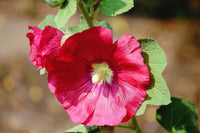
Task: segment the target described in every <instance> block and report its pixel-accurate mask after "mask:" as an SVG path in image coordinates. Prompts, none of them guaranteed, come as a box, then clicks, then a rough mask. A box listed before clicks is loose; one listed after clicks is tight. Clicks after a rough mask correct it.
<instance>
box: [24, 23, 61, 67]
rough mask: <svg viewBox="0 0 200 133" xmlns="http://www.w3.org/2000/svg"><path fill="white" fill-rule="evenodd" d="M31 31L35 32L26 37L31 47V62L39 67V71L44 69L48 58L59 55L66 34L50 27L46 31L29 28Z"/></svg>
mask: <svg viewBox="0 0 200 133" xmlns="http://www.w3.org/2000/svg"><path fill="white" fill-rule="evenodd" d="M29 29H32V30H33V33H31V32H30V33H28V34H27V35H26V36H27V37H28V38H29V40H30V46H31V51H30V61H31V62H32V64H33V65H36V66H39V67H38V69H37V70H40V69H42V68H44V64H45V62H46V60H47V58H48V60H49V59H51V58H53V57H55V56H57V55H58V52H59V49H60V48H61V39H62V37H63V35H64V34H63V33H62V32H61V31H59V30H57V29H56V28H53V27H50V26H46V27H45V29H44V30H41V29H39V28H38V27H32V26H29Z"/></svg>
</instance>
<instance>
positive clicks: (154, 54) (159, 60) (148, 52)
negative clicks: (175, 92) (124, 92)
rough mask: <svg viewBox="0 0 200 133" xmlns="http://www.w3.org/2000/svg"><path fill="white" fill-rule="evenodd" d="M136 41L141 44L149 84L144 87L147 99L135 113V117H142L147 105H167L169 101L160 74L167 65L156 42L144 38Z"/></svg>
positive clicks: (167, 91) (166, 88)
mask: <svg viewBox="0 0 200 133" xmlns="http://www.w3.org/2000/svg"><path fill="white" fill-rule="evenodd" d="M138 41H139V42H140V44H141V48H142V56H143V58H144V63H145V64H146V65H147V67H148V70H149V72H150V84H149V86H147V87H146V90H147V97H146V99H145V101H143V103H142V105H141V107H140V108H139V109H138V111H137V113H136V115H142V114H144V112H145V109H146V106H147V104H150V105H167V104H169V103H170V102H171V100H170V93H169V89H168V87H167V85H166V82H165V80H164V78H163V77H162V72H163V70H164V69H165V67H166V65H167V61H166V57H165V53H164V51H163V50H162V48H161V47H160V46H159V44H158V43H157V41H155V40H153V39H148V38H146V39H140V40H138Z"/></svg>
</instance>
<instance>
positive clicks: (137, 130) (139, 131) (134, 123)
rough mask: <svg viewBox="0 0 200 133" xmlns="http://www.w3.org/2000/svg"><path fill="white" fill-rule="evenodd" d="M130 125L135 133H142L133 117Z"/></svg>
mask: <svg viewBox="0 0 200 133" xmlns="http://www.w3.org/2000/svg"><path fill="white" fill-rule="evenodd" d="M131 124H132V128H133V129H134V131H135V132H136V133H142V131H141V129H140V127H139V125H138V122H137V119H136V117H135V116H134V117H133V118H131Z"/></svg>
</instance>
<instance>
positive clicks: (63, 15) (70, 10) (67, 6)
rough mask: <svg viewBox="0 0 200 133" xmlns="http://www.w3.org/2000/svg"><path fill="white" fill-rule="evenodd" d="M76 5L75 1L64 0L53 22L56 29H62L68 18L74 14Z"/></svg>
mask: <svg viewBox="0 0 200 133" xmlns="http://www.w3.org/2000/svg"><path fill="white" fill-rule="evenodd" d="M76 9H77V5H76V0H66V1H65V2H64V3H63V5H62V6H61V8H60V9H59V10H58V13H57V15H56V18H55V22H56V24H57V27H58V28H61V27H63V26H64V25H65V24H66V23H67V21H68V20H69V18H70V17H71V16H72V15H74V14H75V13H76Z"/></svg>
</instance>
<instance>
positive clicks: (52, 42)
mask: <svg viewBox="0 0 200 133" xmlns="http://www.w3.org/2000/svg"><path fill="white" fill-rule="evenodd" d="M63 35H64V33H62V32H61V31H59V30H58V29H56V28H54V27H51V26H46V27H45V29H44V30H43V32H42V38H41V42H40V43H41V44H40V47H41V49H42V55H43V56H47V57H46V58H54V57H56V56H58V54H59V52H60V51H59V50H60V48H61V40H62V37H63Z"/></svg>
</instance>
